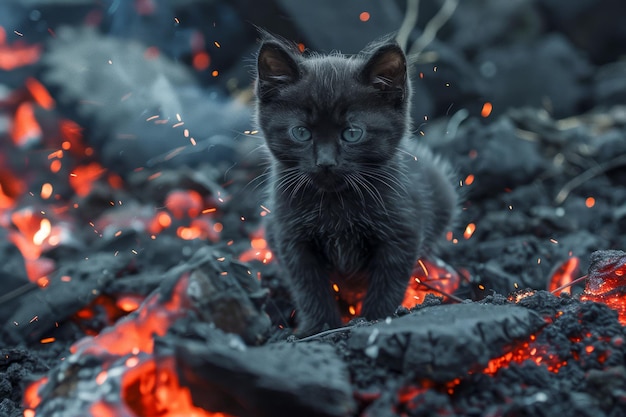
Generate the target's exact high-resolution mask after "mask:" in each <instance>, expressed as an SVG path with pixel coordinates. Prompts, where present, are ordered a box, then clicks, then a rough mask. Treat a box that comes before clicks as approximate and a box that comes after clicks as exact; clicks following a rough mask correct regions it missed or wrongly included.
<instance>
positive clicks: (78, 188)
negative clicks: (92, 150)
mask: <svg viewBox="0 0 626 417" xmlns="http://www.w3.org/2000/svg"><path fill="white" fill-rule="evenodd" d="M105 172H106V170H105V169H104V168H102V166H101V165H100V164H99V163H97V162H92V163H90V164H88V165H82V166H78V167H76V168H75V169H74V171H72V173H71V174H70V178H69V181H70V185H71V186H72V188H73V189H74V191H75V192H76V194H77V195H78V196H81V197H84V196H86V195H88V194H89V192H90V191H91V188H92V185H93V183H94V182H95V181H96V180H98V178H100V177H101V176H102V175H103V174H104V173H105Z"/></svg>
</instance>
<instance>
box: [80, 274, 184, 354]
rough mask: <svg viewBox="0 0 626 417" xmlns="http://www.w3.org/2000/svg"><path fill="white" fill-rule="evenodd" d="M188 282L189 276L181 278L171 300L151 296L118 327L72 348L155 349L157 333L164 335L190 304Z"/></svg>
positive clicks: (121, 351)
mask: <svg viewBox="0 0 626 417" xmlns="http://www.w3.org/2000/svg"><path fill="white" fill-rule="evenodd" d="M187 282H188V279H187V277H183V278H181V279H180V280H179V282H178V283H177V285H176V288H175V290H174V293H173V294H172V297H171V299H170V300H167V301H165V302H164V301H162V300H161V297H160V296H159V295H158V294H157V295H153V296H151V297H150V298H148V299H147V300H146V301H145V303H144V305H143V306H142V308H141V309H139V310H138V311H137V314H136V315H134V316H132V317H131V316H127V317H125V318H123V319H121V320H119V321H118V322H117V324H116V325H115V327H110V328H107V329H105V330H104V331H102V332H101V333H100V334H99V335H98V336H96V337H95V338H85V339H82V340H80V341H79V342H77V343H76V344H74V345H73V346H72V347H71V349H70V350H71V352H72V353H76V352H78V351H82V352H89V353H93V354H96V355H97V354H99V353H103V352H107V353H108V354H114V355H119V356H123V355H127V354H130V353H134V354H136V353H137V352H144V353H152V349H153V347H154V338H153V337H154V335H159V336H163V335H164V334H165V332H167V329H168V328H169V326H170V324H171V323H173V322H174V320H176V319H177V318H178V317H180V316H182V315H184V314H185V311H186V309H187V306H188V300H187V296H186V288H187Z"/></svg>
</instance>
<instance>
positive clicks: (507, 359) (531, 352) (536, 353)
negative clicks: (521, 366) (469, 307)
mask: <svg viewBox="0 0 626 417" xmlns="http://www.w3.org/2000/svg"><path fill="white" fill-rule="evenodd" d="M536 340H537V337H536V336H535V335H531V336H530V342H522V343H520V344H518V345H516V346H514V347H513V348H512V349H511V350H510V351H509V352H507V353H505V354H504V355H502V356H500V357H497V358H493V359H491V360H490V361H489V363H488V364H487V366H486V367H485V369H483V371H482V372H483V373H485V374H487V375H495V374H496V373H497V372H498V371H499V370H500V369H502V368H507V367H508V366H509V365H510V364H511V363H522V362H524V361H527V360H531V361H533V362H534V363H536V364H537V365H540V366H546V367H547V368H548V371H550V372H554V373H556V374H558V373H559V369H560V368H562V367H563V366H566V365H567V361H565V360H562V359H560V358H559V357H558V356H557V355H556V354H554V353H550V352H549V351H548V348H547V347H545V346H542V345H540V344H538V343H536Z"/></svg>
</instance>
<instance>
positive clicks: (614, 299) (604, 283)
mask: <svg viewBox="0 0 626 417" xmlns="http://www.w3.org/2000/svg"><path fill="white" fill-rule="evenodd" d="M625 280H626V256H616V257H615V258H612V259H607V260H604V262H603V263H602V265H601V266H600V267H598V268H595V269H591V270H590V271H589V276H588V277H587V280H586V285H585V290H584V291H583V294H582V295H581V297H580V299H581V301H595V302H598V303H604V304H606V305H607V306H609V307H611V308H612V309H613V310H615V311H617V313H618V315H619V321H620V323H622V325H624V326H626V281H625Z"/></svg>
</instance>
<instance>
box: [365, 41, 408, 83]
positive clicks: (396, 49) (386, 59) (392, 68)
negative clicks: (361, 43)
mask: <svg viewBox="0 0 626 417" xmlns="http://www.w3.org/2000/svg"><path fill="white" fill-rule="evenodd" d="M361 79H362V80H363V82H365V83H368V84H370V85H372V86H373V87H374V88H376V89H378V90H381V91H394V90H395V91H397V90H401V91H404V90H405V89H406V82H407V74H406V57H405V56H404V52H402V49H401V48H400V45H398V44H397V43H395V42H393V43H386V44H384V45H382V46H380V47H378V48H377V49H375V50H374V51H373V52H372V53H371V55H370V58H369V60H368V61H367V62H366V63H365V66H364V67H363V71H362V72H361Z"/></svg>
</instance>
